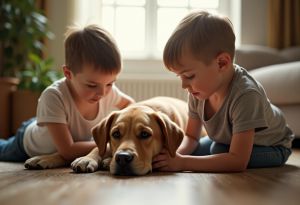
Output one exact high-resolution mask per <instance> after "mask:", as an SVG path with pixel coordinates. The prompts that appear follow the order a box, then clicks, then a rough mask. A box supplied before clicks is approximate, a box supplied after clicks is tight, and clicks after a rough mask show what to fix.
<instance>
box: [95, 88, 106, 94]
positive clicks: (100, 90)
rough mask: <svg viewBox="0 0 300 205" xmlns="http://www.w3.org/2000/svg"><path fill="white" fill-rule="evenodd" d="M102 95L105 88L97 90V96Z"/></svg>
mask: <svg viewBox="0 0 300 205" xmlns="http://www.w3.org/2000/svg"><path fill="white" fill-rule="evenodd" d="M104 93H105V88H99V89H98V90H97V93H96V94H97V95H99V96H103V95H104Z"/></svg>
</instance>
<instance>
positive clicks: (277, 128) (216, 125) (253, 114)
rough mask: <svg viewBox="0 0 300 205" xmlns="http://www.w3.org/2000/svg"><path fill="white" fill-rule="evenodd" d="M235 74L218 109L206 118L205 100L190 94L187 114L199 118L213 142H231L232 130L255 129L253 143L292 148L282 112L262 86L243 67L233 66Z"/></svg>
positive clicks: (235, 131)
mask: <svg viewBox="0 0 300 205" xmlns="http://www.w3.org/2000/svg"><path fill="white" fill-rule="evenodd" d="M234 67H235V74H234V77H233V80H232V82H231V85H230V88H229V92H228V94H227V96H226V98H225V100H224V102H223V104H222V106H221V107H220V109H219V110H218V111H217V112H216V113H215V114H214V115H213V116H212V117H211V118H210V119H205V115H204V107H205V100H198V99H197V98H195V97H193V96H192V95H189V116H190V117H191V118H196V119H200V120H201V121H202V123H203V125H204V127H205V129H206V131H207V134H208V136H209V137H210V138H211V139H212V140H213V141H215V142H218V143H223V144H228V145H229V144H230V142H231V138H232V135H233V134H234V133H238V132H242V131H246V130H249V129H255V136H254V144H255V145H261V146H278V145H281V146H284V147H287V148H290V147H291V142H292V140H293V138H294V134H293V132H292V131H291V129H290V128H289V127H288V125H287V124H286V121H285V119H284V116H283V113H282V112H281V111H280V110H279V108H277V107H276V106H274V105H272V104H271V103H270V101H269V99H268V97H267V96H266V93H265V91H264V89H263V87H262V85H261V84H260V83H259V82H257V81H256V80H255V79H254V78H253V77H252V76H251V75H250V74H249V73H248V72H247V71H246V70H245V69H243V68H241V67H239V66H238V65H234Z"/></svg>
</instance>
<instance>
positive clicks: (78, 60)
mask: <svg viewBox="0 0 300 205" xmlns="http://www.w3.org/2000/svg"><path fill="white" fill-rule="evenodd" d="M65 63H66V66H67V67H69V69H70V70H71V71H72V72H74V73H75V74H76V73H78V72H80V71H81V69H82V66H83V65H92V66H93V67H94V68H95V69H98V70H100V71H102V72H104V73H119V72H120V70H121V56H120V52H119V49H118V47H117V46H116V43H115V41H114V39H113V38H112V36H111V35H110V34H109V33H108V32H107V31H105V30H104V29H102V28H99V27H98V26H96V25H89V26H87V27H84V28H79V27H70V28H69V29H68V31H67V33H66V39H65Z"/></svg>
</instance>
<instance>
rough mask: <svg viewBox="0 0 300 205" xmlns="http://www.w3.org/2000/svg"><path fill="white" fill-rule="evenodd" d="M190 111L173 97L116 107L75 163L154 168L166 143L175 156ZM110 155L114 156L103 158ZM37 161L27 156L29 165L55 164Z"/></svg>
mask: <svg viewBox="0 0 300 205" xmlns="http://www.w3.org/2000/svg"><path fill="white" fill-rule="evenodd" d="M187 113H188V112H187V104H186V103H185V102H184V101H181V100H178V99H175V98H169V97H156V98H151V99H149V100H146V101H142V102H139V103H135V104H132V105H130V106H128V107H127V108H125V109H123V110H121V111H115V112H113V113H112V114H110V115H109V116H108V117H107V118H105V119H103V120H102V121H101V122H100V123H99V125H97V126H96V127H95V128H93V130H92V132H93V137H94V139H95V142H96V144H97V147H96V148H95V149H93V150H92V151H91V152H90V153H89V154H88V155H86V156H84V157H80V158H77V159H76V160H74V161H73V162H72V164H71V166H72V168H73V170H74V171H75V172H94V171H96V170H97V169H98V168H99V167H100V164H101V162H102V161H104V162H106V164H107V166H109V168H110V172H111V173H112V174H117V175H143V174H146V173H148V172H150V171H151V170H152V166H151V164H152V158H153V157H154V156H155V155H157V154H158V153H159V152H160V151H161V150H162V148H163V147H165V148H167V149H168V150H169V152H170V155H171V156H175V151H176V149H177V148H178V146H179V145H180V143H181V140H182V138H183V136H184V130H185V128H186V124H187V119H188V116H187ZM107 146H108V147H109V149H107ZM44 157H45V156H44ZM58 157H59V156H57V155H55V154H53V157H52V159H51V160H52V161H54V162H55V161H56V160H55V159H53V158H58ZM107 157H111V158H110V159H111V160H102V159H104V158H107ZM36 158H38V157H36ZM48 160H49V156H48ZM36 161H37V160H34V158H32V159H29V160H27V161H26V162H25V167H27V168H51V166H49V165H47V166H46V165H45V164H43V165H37V164H38V163H37V162H36ZM49 161H50V160H49ZM31 162H34V163H31ZM59 164H63V160H61V158H60V163H56V166H57V165H59ZM64 164H65V163H64ZM37 166H39V167H37Z"/></svg>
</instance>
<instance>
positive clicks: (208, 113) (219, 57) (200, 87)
mask: <svg viewBox="0 0 300 205" xmlns="http://www.w3.org/2000/svg"><path fill="white" fill-rule="evenodd" d="M234 43H235V35H234V32H233V29H232V24H231V22H230V20H229V19H228V18H226V17H221V16H217V15H213V14H210V13H208V12H204V11H200V12H199V11H198V12H194V13H191V14H189V15H187V16H186V17H185V18H184V19H183V20H182V21H181V23H180V24H179V25H178V26H177V28H176V29H175V31H174V33H173V34H172V35H171V37H170V39H169V40H168V42H167V44H166V46H165V49H164V63H165V65H166V67H167V68H168V69H169V70H170V71H171V72H174V73H176V74H177V75H178V76H179V77H180V78H181V81H182V87H183V88H184V89H187V90H188V91H189V121H188V125H187V128H186V136H185V138H184V140H183V142H182V144H181V145H180V147H179V148H178V153H177V155H176V157H175V158H170V157H169V155H168V153H167V151H166V150H163V151H162V152H161V154H159V155H158V156H156V157H155V158H154V160H153V168H156V169H159V170H161V171H203V172H235V171H244V170H245V169H246V168H250V167H252V168H254V167H272V166H281V165H283V164H285V162H286V161H287V159H288V157H289V156H290V154H291V142H292V140H293V138H294V134H293V132H292V131H291V130H290V129H289V127H288V126H287V124H286V122H285V119H284V116H283V114H282V112H281V111H280V110H279V109H278V108H277V107H275V106H274V105H272V104H271V103H270V101H269V99H268V98H267V96H266V93H265V91H264V89H263V87H262V86H261V84H259V83H258V82H257V81H256V80H255V79H254V78H253V77H252V76H251V75H249V73H248V72H247V71H246V70H245V69H243V68H241V67H239V66H238V65H234V64H233V59H234V53H235V45H234ZM202 126H204V127H205V129H206V131H207V134H208V136H207V137H203V138H201V139H200V140H199V133H200V131H201V129H202Z"/></svg>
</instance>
